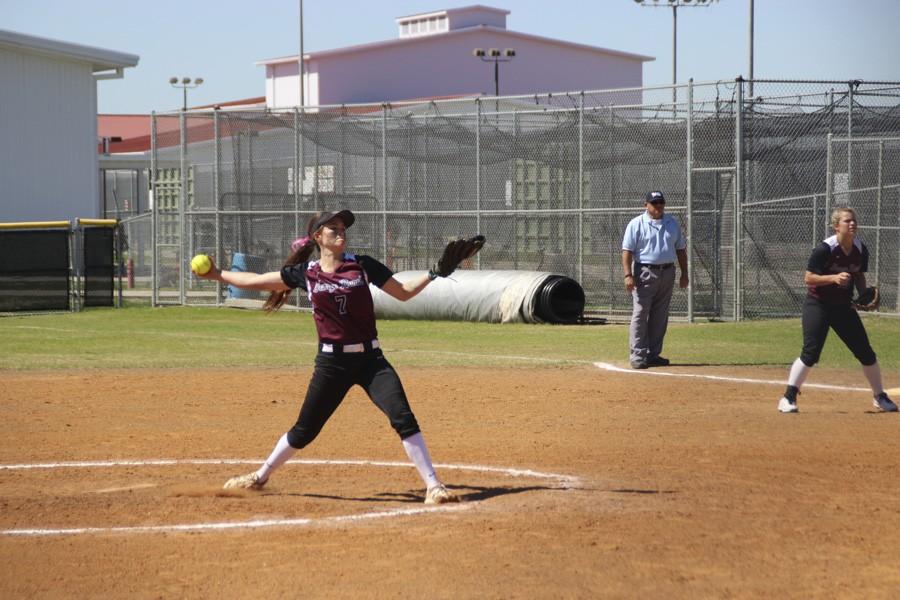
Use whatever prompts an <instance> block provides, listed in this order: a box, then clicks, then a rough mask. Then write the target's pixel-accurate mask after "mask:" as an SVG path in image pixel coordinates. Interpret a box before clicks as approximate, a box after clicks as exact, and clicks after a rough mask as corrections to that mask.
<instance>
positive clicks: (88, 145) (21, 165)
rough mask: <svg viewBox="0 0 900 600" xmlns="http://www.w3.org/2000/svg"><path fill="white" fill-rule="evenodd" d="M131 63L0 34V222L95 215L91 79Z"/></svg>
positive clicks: (110, 54)
mask: <svg viewBox="0 0 900 600" xmlns="http://www.w3.org/2000/svg"><path fill="white" fill-rule="evenodd" d="M138 60H139V57H138V56H136V55H133V54H126V53H123V52H116V51H112V50H104V49H102V48H94V47H91V46H82V45H79V44H71V43H68V42H63V41H59V40H53V39H47V38H41V37H35V36H31V35H25V34H22V33H17V32H14V31H7V30H2V29H0V221H36V220H60V219H63V220H65V219H72V218H75V217H97V216H100V214H101V208H100V200H99V198H100V194H99V187H98V186H99V184H98V177H97V169H98V162H97V141H98V138H97V82H98V81H100V80H104V79H118V78H121V77H123V73H124V69H126V68H128V67H134V66H136V65H137V64H138Z"/></svg>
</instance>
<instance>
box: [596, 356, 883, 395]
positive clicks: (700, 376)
mask: <svg viewBox="0 0 900 600" xmlns="http://www.w3.org/2000/svg"><path fill="white" fill-rule="evenodd" d="M594 366H595V367H597V368H598V369H603V370H605V371H614V372H616V373H628V374H630V375H656V376H658V377H692V378H694V379H711V380H713V381H732V382H736V383H762V384H766V385H787V381H779V380H775V379H750V378H747V377H726V376H724V375H705V374H703V373H671V372H668V371H650V370H645V369H640V370H636V369H626V368H624V367H617V366H615V365H611V364H609V363H604V362H595V363H594ZM803 387H808V388H818V389H822V390H839V391H842V392H871V390H870V389H869V388H860V387H848V386H842V385H831V384H828V383H804V384H803Z"/></svg>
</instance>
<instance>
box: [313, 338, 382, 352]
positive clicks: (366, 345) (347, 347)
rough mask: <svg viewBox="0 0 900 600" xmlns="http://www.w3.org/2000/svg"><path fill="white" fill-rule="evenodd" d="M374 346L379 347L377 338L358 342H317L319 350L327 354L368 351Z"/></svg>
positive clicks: (374, 347)
mask: <svg viewBox="0 0 900 600" xmlns="http://www.w3.org/2000/svg"><path fill="white" fill-rule="evenodd" d="M376 348H381V344H380V343H379V342H378V340H372V341H371V342H361V343H359V344H326V343H322V344H319V350H321V351H322V352H327V353H328V354H359V353H361V352H370V351H372V350H374V349H376Z"/></svg>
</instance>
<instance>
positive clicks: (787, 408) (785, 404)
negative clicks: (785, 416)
mask: <svg viewBox="0 0 900 600" xmlns="http://www.w3.org/2000/svg"><path fill="white" fill-rule="evenodd" d="M799 410H800V409H799V408H797V401H796V400H794V401H793V402H791V401H790V400H788V399H787V398H785V397H784V396H782V397H781V400H779V401H778V411H779V412H783V413H795V412H799Z"/></svg>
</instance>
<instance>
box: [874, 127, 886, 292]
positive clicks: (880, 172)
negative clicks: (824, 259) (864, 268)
mask: <svg viewBox="0 0 900 600" xmlns="http://www.w3.org/2000/svg"><path fill="white" fill-rule="evenodd" d="M883 185H884V141H880V142H878V189H877V190H876V191H875V284H874V285H879V280H880V277H881V269H880V268H879V266H880V264H881V262H880V261H881V190H882V186H883Z"/></svg>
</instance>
